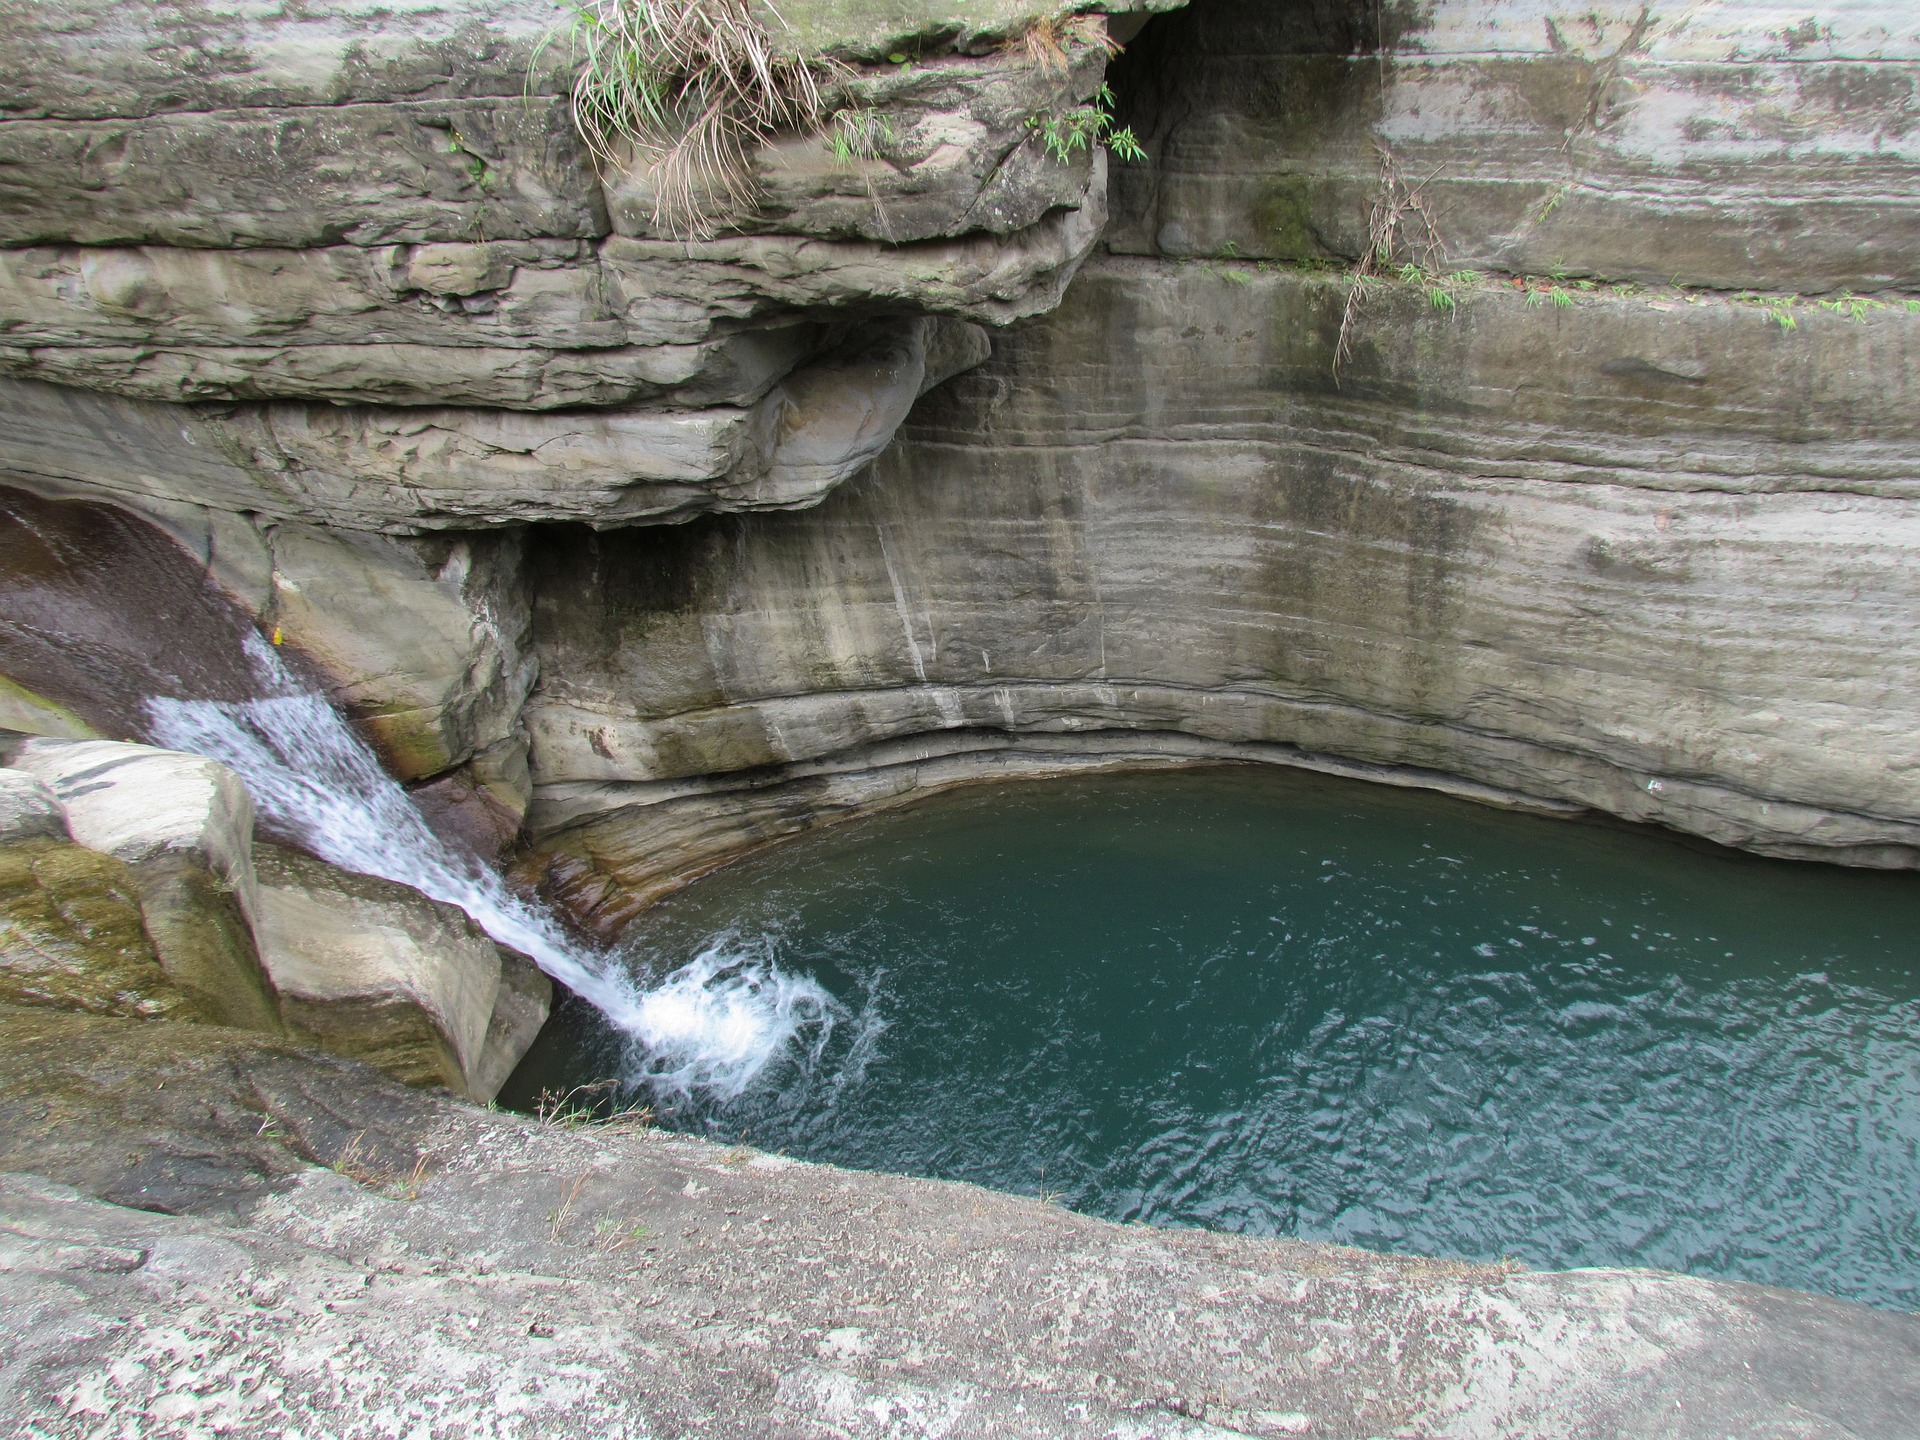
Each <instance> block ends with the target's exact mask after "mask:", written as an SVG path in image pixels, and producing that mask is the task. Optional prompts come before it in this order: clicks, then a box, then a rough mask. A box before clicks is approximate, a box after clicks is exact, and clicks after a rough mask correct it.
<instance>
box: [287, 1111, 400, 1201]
mask: <svg viewBox="0 0 1920 1440" xmlns="http://www.w3.org/2000/svg"><path fill="white" fill-rule="evenodd" d="M262 1128H263V1129H264V1128H265V1127H262ZM366 1138H367V1132H366V1131H364V1130H361V1131H359V1132H357V1133H356V1134H355V1135H354V1136H353V1137H352V1138H351V1139H350V1140H348V1141H347V1143H346V1145H345V1147H344V1148H342V1150H341V1151H340V1153H339V1154H338V1155H336V1156H334V1158H333V1160H332V1161H331V1162H330V1163H329V1164H328V1166H327V1168H328V1169H329V1170H332V1171H333V1172H334V1173H335V1174H336V1175H343V1176H345V1177H346V1178H347V1179H349V1180H351V1181H353V1183H354V1184H356V1185H359V1186H363V1187H364V1188H366V1189H368V1190H372V1191H373V1192H374V1193H375V1194H378V1195H382V1196H385V1197H386V1198H387V1199H389V1200H408V1201H412V1200H418V1199H419V1198H420V1187H421V1186H422V1185H423V1184H425V1183H426V1178H427V1157H426V1156H425V1155H420V1156H417V1157H416V1158H415V1159H414V1162H413V1168H412V1169H411V1170H409V1171H405V1172H402V1171H398V1170H394V1169H391V1168H389V1167H388V1166H385V1165H382V1164H380V1163H379V1161H378V1160H377V1159H375V1157H374V1156H372V1155H371V1154H369V1153H368V1152H367V1151H366V1150H365V1149H363V1145H364V1142H365V1140H366Z"/></svg>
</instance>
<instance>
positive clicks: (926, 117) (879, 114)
mask: <svg viewBox="0 0 1920 1440" xmlns="http://www.w3.org/2000/svg"><path fill="white" fill-rule="evenodd" d="M1106 59H1107V57H1106V55H1105V53H1104V52H1103V51H1101V50H1100V49H1099V48H1097V47H1091V46H1087V45H1085V44H1084V43H1078V42H1077V43H1075V44H1074V46H1073V54H1072V57H1071V63H1068V64H1065V65H1060V66H1050V65H1039V64H1035V63H1033V62H1032V61H1030V60H1027V59H1025V58H1024V57H1021V56H1019V55H1004V56H991V57H987V58H985V59H972V58H967V57H961V56H955V57H951V58H944V59H936V60H932V61H930V62H928V63H925V64H916V65H908V66H902V67H900V68H899V69H898V70H896V71H894V72H893V73H890V74H889V73H886V72H884V71H883V72H881V73H879V74H877V75H873V76H869V77H866V78H864V79H862V80H860V81H859V82H858V83H857V86H856V89H855V92H854V93H855V97H856V99H857V101H858V103H859V105H860V108H861V110H862V112H863V115H864V116H867V117H870V118H865V119H863V120H862V121H861V122H860V123H861V124H862V125H863V127H865V128H864V134H865V136H866V138H867V141H868V144H869V145H870V147H871V150H872V152H873V153H871V154H867V155H857V154H856V155H847V154H842V153H836V149H835V145H834V136H833V135H832V134H828V135H823V136H800V135H795V136H784V137H780V138H778V139H776V140H775V141H774V142H773V143H771V144H768V145H766V146H764V147H762V148H761V150H760V152H759V154H758V156H757V163H756V172H757V177H758V182H759V183H758V194H757V196H756V198H755V200H754V202H753V205H752V208H751V209H749V210H747V211H743V212H742V213H740V214H737V215H731V216H727V217H725V219H726V222H727V223H726V224H725V225H724V226H723V227H722V228H723V229H736V228H737V229H740V230H744V231H748V232H772V233H787V234H800V235H808V236H818V237H821V238H825V239H866V240H878V241H882V242H884V243H887V244H902V243H906V242H910V241H915V240H929V239H935V238H938V237H942V236H950V235H966V234H971V233H974V232H977V231H986V232H988V233H990V234H994V235H1009V234H1012V233H1014V232H1016V231H1020V230H1025V229H1027V228H1029V227H1031V226H1033V225H1036V224H1038V223H1039V222H1040V221H1041V219H1042V218H1043V217H1044V216H1046V215H1047V214H1048V213H1049V212H1050V211H1053V210H1056V209H1060V208H1063V207H1070V206H1074V205H1078V204H1079V203H1080V201H1081V198H1082V197H1083V196H1084V195H1085V194H1086V192H1087V188H1088V182H1089V177H1090V174H1091V167H1092V164H1093V157H1092V155H1091V153H1090V151H1089V150H1087V149H1086V148H1082V149H1081V150H1079V151H1078V152H1077V153H1076V154H1075V155H1073V156H1072V157H1070V158H1068V159H1065V160H1063V159H1060V158H1057V157H1055V156H1053V155H1050V154H1049V153H1048V152H1047V150H1046V148H1045V146H1044V145H1043V144H1042V142H1041V137H1040V135H1039V133H1038V132H1037V131H1036V130H1034V129H1032V128H1030V126H1029V124H1028V122H1029V120H1030V119H1032V118H1033V117H1036V116H1038V117H1042V118H1044V117H1047V116H1051V115H1059V114H1063V113H1065V112H1067V111H1070V110H1072V109H1074V108H1075V107H1077V106H1078V105H1080V104H1081V103H1083V102H1084V101H1085V99H1086V97H1087V96H1088V95H1089V94H1091V93H1092V92H1093V90H1094V89H1095V88H1096V87H1097V86H1098V85H1099V84H1100V80H1101V77H1102V75H1103V74H1104V73H1105V70H1106ZM606 181H607V186H606V203H607V210H608V214H609V217H610V220H611V223H612V226H613V228H614V230H615V231H616V232H617V233H619V234H621V235H632V236H650V235H654V234H655V231H654V227H653V223H652V221H653V209H654V194H655V191H654V183H653V178H652V171H651V169H650V167H649V165H648V164H647V158H646V157H645V156H644V155H635V156H633V157H632V158H631V159H630V161H629V163H628V164H627V166H626V167H625V168H624V169H622V170H621V171H619V172H618V173H615V174H610V175H608V176H607V177H606ZM656 238H663V239H676V238H681V237H679V236H676V235H672V234H668V235H662V236H657V237H656Z"/></svg>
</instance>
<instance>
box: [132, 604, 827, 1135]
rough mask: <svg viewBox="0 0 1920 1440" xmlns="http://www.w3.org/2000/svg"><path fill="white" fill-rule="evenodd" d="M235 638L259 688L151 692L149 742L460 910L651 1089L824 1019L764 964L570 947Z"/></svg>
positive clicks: (823, 998)
mask: <svg viewBox="0 0 1920 1440" xmlns="http://www.w3.org/2000/svg"><path fill="white" fill-rule="evenodd" d="M245 643H246V649H247V657H248V660H249V661H250V662H251V665H252V668H253V671H254V674H255V677H256V679H257V680H258V682H259V687H258V688H259V690H260V691H261V695H260V698H256V699H251V700H240V701H226V700H179V699H167V698H153V699H149V700H148V701H147V702H146V710H147V718H148V725H149V732H150V734H151V737H152V738H153V740H154V741H155V743H157V744H160V745H164V746H167V747H169V748H171V749H175V750H185V751H188V752H190V753H192V754H195V755H203V756H205V757H206V758H208V759H209V760H217V761H219V762H220V763H221V764H223V765H226V766H228V767H229V768H231V769H232V770H233V771H235V772H236V773H237V774H238V775H239V776H240V778H241V780H242V781H244V782H245V784H246V787H247V791H248V793H249V794H250V795H251V796H252V797H253V804H254V810H255V813H256V814H257V816H258V817H259V819H260V821H261V823H262V827H263V828H264V829H266V830H267V831H269V832H270V833H273V834H275V835H277V836H280V837H282V838H285V839H287V840H289V841H291V842H293V843H294V844H297V845H299V846H300V847H301V848H302V849H304V850H307V851H309V852H311V853H312V854H314V855H317V856H319V857H320V858H321V859H322V860H325V861H327V862H328V863H329V864H332V865H337V866H339V867H340V868H341V869H343V870H352V871H355V872H358V873H360V874H363V875H376V876H379V877H380V878H381V879H384V880H392V881H396V882H398V883H399V884H402V885H407V886H411V887H412V888H413V889H415V890H418V891H420V892H421V893H422V894H425V895H428V896H431V897H432V898H433V899H435V900H441V901H445V902H446V903H448V904H451V905H457V906H459V907H460V908H461V909H462V910H464V911H465V912H466V913H467V914H468V915H470V916H472V917H473V919H474V921H475V922H476V923H478V924H479V925H480V927H481V928H482V929H483V930H485V931H486V932H487V934H488V935H490V936H492V937H493V939H494V940H496V941H497V942H499V943H500V944H502V945H505V946H507V947H509V948H510V949H513V950H518V951H519V952H520V953H521V954H523V955H525V956H527V957H528V958H529V959H531V960H532V961H533V962H534V963H535V964H536V965H538V966H539V967H540V968H541V969H542V970H544V971H545V972H546V973H547V974H548V975H550V976H552V977H553V978H554V979H555V980H557V981H559V982H560V983H561V984H563V985H565V986H566V987H567V988H568V989H569V990H572V991H573V992H574V993H575V994H577V995H579V996H581V997H583V998H584V999H586V1000H588V1001H590V1002H591V1003H592V1004H593V1005H595V1006H596V1007H598V1008H599V1009H600V1011H601V1012H602V1013H604V1014H605V1015H606V1017H607V1019H608V1021H609V1022H610V1023H611V1024H612V1025H613V1026H614V1028H615V1029H616V1030H618V1031H620V1032H621V1033H622V1034H624V1035H626V1036H628V1037H629V1038H630V1040H631V1041H632V1042H633V1044H634V1045H635V1046H636V1047H637V1048H638V1049H639V1050H640V1051H642V1052H643V1054H642V1055H641V1056H638V1057H636V1059H637V1062H638V1063H637V1064H636V1067H635V1068H636V1070H637V1072H638V1073H640V1074H644V1075H645V1076H646V1077H647V1079H648V1081H649V1083H650V1084H652V1085H653V1086H654V1088H656V1089H669V1090H674V1091H678V1092H682V1093H689V1092H694V1091H699V1092H703V1093H706V1094H710V1095H711V1096H712V1097H713V1098H716V1099H720V1100H727V1099H732V1098H734V1097H736V1096H738V1095H740V1094H742V1093H743V1092H745V1091H746V1090H747V1089H748V1088H749V1087H750V1086H751V1085H752V1084H753V1083H754V1082H755V1081H756V1080H757V1079H759V1078H760V1077H761V1076H762V1074H763V1073H765V1072H766V1070H767V1068H768V1066H769V1065H770V1064H772V1063H773V1062H774V1061H776V1060H777V1059H779V1058H780V1057H781V1056H782V1055H783V1054H785V1053H786V1052H787V1051H788V1049H789V1048H790V1046H791V1044H792V1042H793V1041H794V1040H795V1039H796V1037H798V1036H799V1035H800V1034H801V1033H802V1032H803V1031H804V1030H807V1029H809V1028H828V1029H830V1028H831V1026H832V1023H833V1017H834V1015H835V1013H836V1012H837V1011H838V1008H839V1007H838V1005H837V1002H835V1001H834V999H833V998H832V996H830V995H829V994H828V993H827V992H826V991H825V990H824V989H822V988H821V987H820V986H819V985H818V984H817V983H816V982H814V981H813V980H812V979H810V978H805V977H795V976H791V975H787V974H785V973H784V972H782V971H780V970H779V969H778V967H776V966H774V965H772V964H771V963H769V962H765V961H755V960H734V961H730V962H724V963H723V961H722V959H721V957H719V956H716V955H715V954H713V953H711V952H709V953H704V954H702V955H700V956H697V957H695V958H694V959H693V960H692V961H690V962H689V963H688V964H686V965H684V966H682V967H681V968H679V969H678V970H676V971H674V972H673V973H672V974H669V975H668V976H666V978H665V979H664V980H662V981H661V982H660V983H658V984H657V985H654V986H652V987H643V986H641V985H639V984H638V983H636V981H635V980H634V978H633V977H632V975H631V974H630V973H629V971H628V969H627V967H626V966H625V965H623V964H621V963H620V962H619V961H618V960H617V959H616V958H614V957H613V956H610V955H607V954H605V953H602V952H599V951H595V950H592V949H588V948H586V947H583V946H581V945H579V944H577V943H575V942H574V941H573V940H572V939H570V938H569V937H568V936H567V935H566V934H565V932H564V931H562V929H561V928H560V926H559V925H558V924H557V923H556V921H555V920H554V918H553V916H552V915H550V914H548V913H547V912H546V911H545V910H543V909H541V908H540V907H538V906H535V905H531V904H528V903H527V902H526V901H524V900H522V899H520V898H519V897H518V896H516V895H514V894H513V893H512V892H511V891H509V890H508V889H507V887H506V885H505V884H504V883H502V881H501V879H500V877H499V876H498V875H496V874H495V873H494V872H493V871H492V870H491V869H490V868H489V867H488V866H487V865H485V864H484V863H483V862H482V861H481V860H480V859H479V858H478V857H476V856H474V855H472V854H470V853H466V852H464V851H462V850H460V849H457V848H455V847H454V846H452V845H449V844H448V843H447V842H446V841H445V840H442V839H441V838H440V837H439V836H438V835H436V834H435V833H434V832H433V830H432V829H431V828H430V827H429V826H428V825H427V822H426V819H425V817H424V816H422V815H421V813H420V810H419V809H418V807H417V806H415V805H414V803H413V800H412V797H410V796H409V795H408V794H407V792H406V791H405V790H404V789H402V788H401V787H400V785H399V784H397V783H396V782H395V781H394V780H393V779H392V777H390V776H389V775H388V774H387V773H386V771H385V770H383V769H382V768H381V766H380V762H379V760H378V759H376V758H375V756H374V754H373V752H372V751H371V750H370V749H369V748H368V747H367V746H366V744H365V743H364V742H363V741H362V740H361V739H360V737H359V736H357V735H356V734H354V732H353V731H352V729H350V728H349V727H348V725H347V724H346V722H345V721H344V720H343V719H342V718H341V717H340V715H339V713H338V712H337V711H336V710H335V709H334V708H333V706H332V705H331V704H330V703H329V702H328V700H327V699H326V697H325V696H324V695H319V694H315V693H313V692H311V691H307V690H303V689H302V688H301V687H299V686H298V685H297V684H296V683H295V682H294V680H293V677H292V675H291V674H290V673H289V672H288V670H287V669H286V667H285V666H284V665H283V664H282V663H281V661H280V657H279V656H278V655H277V654H275V653H274V651H273V649H272V648H271V647H270V646H269V645H268V644H267V643H266V641H264V640H263V639H261V638H260V636H259V635H257V634H250V635H249V636H248V637H247V640H246V642H245Z"/></svg>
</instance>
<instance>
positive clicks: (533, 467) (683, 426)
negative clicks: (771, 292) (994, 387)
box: [0, 319, 981, 534]
mask: <svg viewBox="0 0 1920 1440" xmlns="http://www.w3.org/2000/svg"><path fill="white" fill-rule="evenodd" d="M963 324H965V322H963V321H953V320H944V319H908V320H899V321H882V322H875V324H873V325H869V326H863V327H858V328H856V330H855V331H854V332H853V333H852V334H851V335H850V336H849V337H848V339H847V341H846V342H844V343H843V344H842V345H841V346H838V347H835V348H834V349H832V350H829V351H827V352H826V353H824V354H822V355H821V356H819V357H818V358H816V359H815V360H814V361H813V362H812V363H810V364H809V365H806V366H804V367H802V368H801V369H799V370H797V371H793V372H790V373H788V374H787V375H786V376H785V377H784V378H783V379H782V380H781V381H780V382H779V383H778V384H777V385H773V386H771V388H768V389H766V391H765V393H763V394H762V395H761V396H760V398H759V399H758V400H757V401H756V402H755V403H754V404H753V405H752V406H737V405H715V406H711V407H708V408H705V409H676V410H647V409H627V410H607V411H599V410H583V411H563V412H554V413H550V414H542V413H527V412H523V411H512V410H487V409H470V408H458V407H443V406H435V407H418V408H413V409H401V408H397V407H379V406H338V405H320V404H313V405H303V404H298V403H294V402H285V403H280V404H274V405H264V406H251V407H241V408H229V407H217V406H196V407H193V408H186V407H181V406H173V405H165V404H161V403H157V402H152V401H141V400H134V399H127V398H122V397H118V396H107V395H98V394H92V393H89V392H86V391H81V390H73V389H68V388H65V387H61V386H53V385H46V384H43V383H41V382H38V381H11V382H9V381H4V380H0V396H4V399H5V415H6V424H5V425H4V426H0V475H10V476H12V477H13V478H15V479H16V480H17V481H18V482H20V483H24V484H26V485H27V486H29V487H31V488H37V489H42V490H46V489H53V490H56V491H60V492H63V493H69V494H86V495H96V496H107V497H112V498H123V499H126V500H129V501H132V502H133V503H134V504H135V505H136V507H137V506H140V505H143V504H147V503H150V502H153V501H159V502H163V503H169V504H190V505H204V506H208V507H211V508H213V509H217V510H225V511H241V512H248V513H253V514H257V515H261V516H263V517H266V518H268V519H272V520H300V521H306V522H309V523H313V524H320V525H326V526H331V527H336V528H344V529H349V530H372V531H390V532H398V533H402V534H405V533H418V532H421V531H433V530H447V529H472V528H477V527H484V526H495V525H508V524H514V523H521V522H526V521H541V520H573V521H584V522H586V523H588V524H593V525H623V524H634V523H638V522H645V521H655V522H657V521H671V520H680V519H685V518H687V517H688V516H691V515H695V514H700V513H702V512H704V511H710V510H716V509H722V510H726V509H790V508H793V507H795V506H804V505H810V504H813V503H815V502H816V501H817V500H818V499H819V498H820V496H822V495H823V494H825V493H826V492H827V491H829V490H831V489H832V488H833V487H835V486H836V485H838V484H839V483H840V482H841V481H842V480H844V479H846V478H847V477H848V476H849V475H852V474H854V473H855V472H857V471H858V470H859V469H861V468H862V467H863V466H864V465H866V464H867V462H868V461H870V460H871V459H872V458H873V456H874V454H875V453H877V450H878V449H879V448H880V447H881V446H883V445H884V444H885V442H886V440H887V439H889V438H891V436H892V433H893V431H892V428H890V427H889V428H886V429H885V430H884V433H882V432H881V431H876V430H874V429H873V428H872V427H871V425H855V426H849V425H848V424H847V423H845V417H846V416H847V415H848V414H849V413H851V412H853V411H859V412H861V413H863V414H866V415H869V416H871V417H873V419H874V421H875V423H878V420H879V417H880V416H882V415H885V416H887V417H888V418H889V419H890V422H891V425H895V426H897V425H898V423H899V422H900V421H901V420H902V419H904V418H905V416H906V410H907V407H908V406H909V405H911V403H912V401H913V398H914V396H915V395H916V394H918V393H919V392H920V389H921V387H922V384H923V382H925V374H926V372H925V362H924V355H925V351H926V347H927V344H928V335H929V333H930V330H929V327H935V331H936V332H937V330H938V329H951V327H953V326H956V325H963ZM875 345H878V346H879V347H880V349H881V350H882V351H891V352H892V353H894V354H896V356H897V357H899V359H898V363H890V364H888V365H886V366H882V367H881V368H880V369H878V370H876V369H874V368H873V367H872V366H871V365H867V366H862V365H858V364H850V363H849V360H848V356H849V355H850V354H870V353H877V352H874V350H873V347H874V346H875ZM939 353H941V354H942V355H945V356H947V357H948V358H949V360H952V361H958V360H960V359H963V358H966V357H968V356H971V357H973V358H975V359H977V358H979V357H980V354H981V352H980V350H979V348H978V346H977V344H976V343H975V342H972V341H964V340H963V341H951V340H950V341H944V342H941V344H940V347H939ZM912 357H919V358H912ZM903 366H904V367H905V368H902V367H903ZM909 371H911V373H910V374H909ZM940 378H945V377H944V376H941V377H940Z"/></svg>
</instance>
